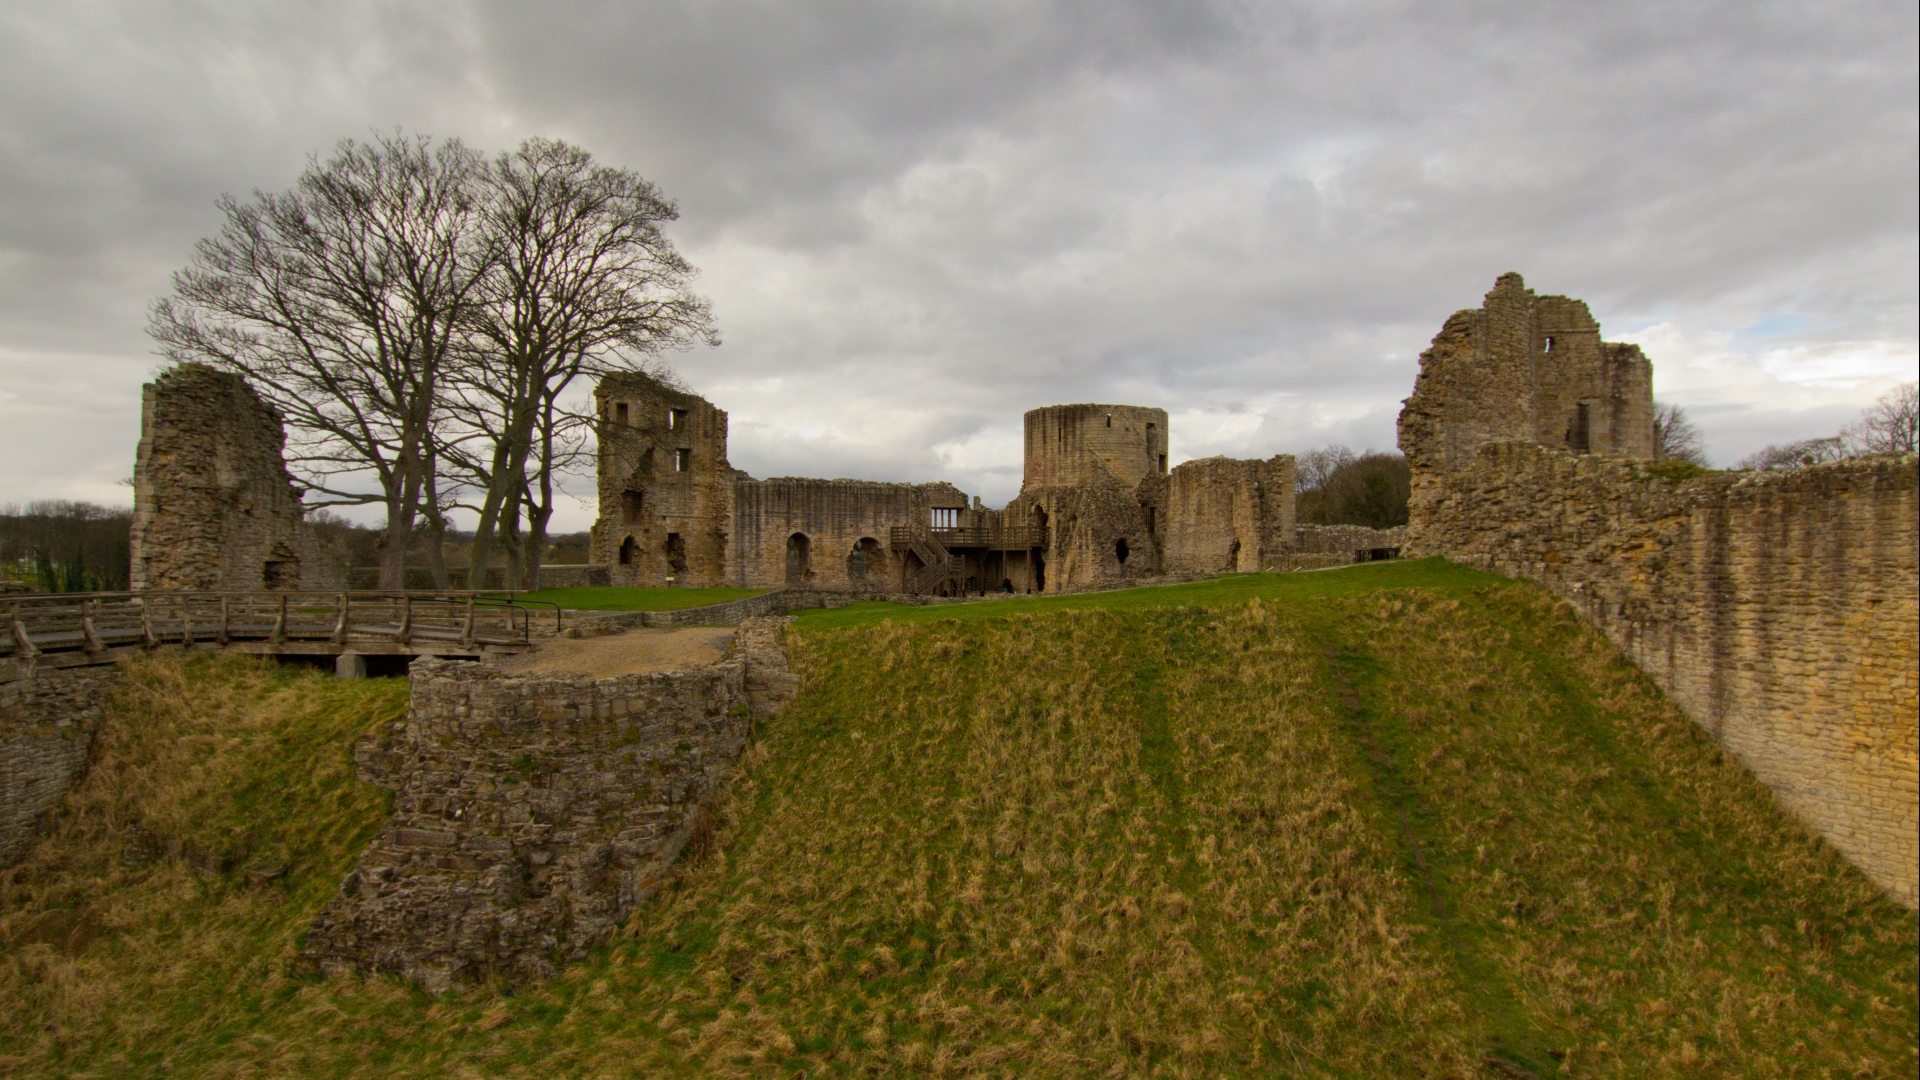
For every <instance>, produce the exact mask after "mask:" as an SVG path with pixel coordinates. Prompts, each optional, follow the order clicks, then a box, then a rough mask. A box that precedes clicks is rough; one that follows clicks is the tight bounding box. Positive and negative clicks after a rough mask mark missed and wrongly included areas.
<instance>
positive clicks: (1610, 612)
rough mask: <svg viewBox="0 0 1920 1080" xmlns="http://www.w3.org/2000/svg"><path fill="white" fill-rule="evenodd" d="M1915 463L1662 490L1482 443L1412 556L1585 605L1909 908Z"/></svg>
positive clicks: (1631, 474) (1917, 589) (1414, 540)
mask: <svg viewBox="0 0 1920 1080" xmlns="http://www.w3.org/2000/svg"><path fill="white" fill-rule="evenodd" d="M1916 491H1920V456H1916V455H1913V454H1906V455H1897V456H1896V455H1887V456H1881V457H1877V458H1863V459H1857V460H1852V461H1843V462H1837V463H1834V464H1830V465H1817V466H1813V467H1810V468H1804V469H1794V470H1788V471H1785V472H1771V473H1752V472H1749V473H1713V474H1708V475H1706V476H1702V477H1698V478H1696V479H1692V480H1687V481H1685V482H1676V481H1673V480H1669V479H1665V478H1663V477H1662V476H1660V475H1658V474H1657V473H1656V472H1655V471H1654V470H1652V469H1650V468H1649V467H1648V463H1641V462H1631V461H1622V460H1617V459H1607V458H1601V457H1597V456H1584V457H1581V456H1575V455H1572V454H1569V453H1567V452H1565V451H1564V450H1556V449H1551V448H1547V447H1542V446H1539V445H1537V444H1533V443H1527V442H1506V443H1494V444H1489V445H1486V446H1484V447H1482V448H1480V450H1479V451H1478V453H1477V457H1476V459H1475V461H1474V462H1473V463H1472V464H1471V465H1470V466H1469V467H1467V468H1464V469H1462V470H1460V471H1458V472H1455V473H1453V474H1451V475H1448V476H1446V477H1445V478H1444V479H1443V481H1442V482H1441V483H1439V484H1437V485H1435V486H1434V487H1433V488H1432V489H1431V494H1430V497H1429V498H1428V499H1427V500H1425V502H1424V503H1423V504H1422V505H1420V506H1417V507H1416V508H1415V517H1414V520H1413V523H1412V525H1411V527H1410V533H1411V540H1410V542H1409V544H1408V548H1409V553H1410V554H1415V555H1424V554H1442V555H1446V556H1447V557H1449V558H1452V559H1455V560H1457V561H1460V562H1464V563H1468V564H1470V565H1473V566H1477V567H1480V568H1482V569H1486V570H1491V571H1494V572H1496V573H1501V574H1507V575H1509V576H1515V577H1525V578H1529V579H1531V580H1534V581H1537V582H1540V583H1541V584H1543V585H1545V586H1546V587H1547V588H1549V589H1551V590H1552V591H1553V592H1555V593H1556V594H1557V595H1559V596H1562V597H1564V598H1565V599H1567V600H1568V601H1569V602H1571V603H1573V604H1574V605H1575V606H1577V607H1578V608H1579V609H1580V610H1581V611H1583V612H1584V613H1586V615H1587V616H1588V617H1589V618H1590V619H1592V620H1593V622H1594V623H1595V624H1596V625H1598V626H1599V627H1600V628H1601V629H1602V630H1603V631H1605V632H1606V634H1607V636H1608V637H1609V638H1611V639H1612V640H1613V641H1614V642H1615V643H1616V644H1617V645H1618V646H1619V647H1620V648H1621V649H1622V650H1623V651H1624V652H1625V653H1626V654H1627V655H1628V656H1629V657H1631V658H1632V659H1633V660H1634V662H1635V663H1636V664H1638V665H1639V666H1640V667H1641V668H1642V669H1643V670H1645V671H1646V672H1647V673H1648V674H1649V675H1651V676H1652V677H1653V678H1654V680H1655V681H1656V682H1658V683H1659V684H1660V686H1661V688H1662V689H1663V690H1665V691H1666V692H1667V693H1668V694H1669V695H1670V696H1672V697H1673V699H1674V700H1675V701H1676V702H1678V703H1679V704H1680V706H1681V707H1682V708H1684V709H1685V710H1686V711H1687V713H1688V714H1689V715H1691V716H1692V717H1693V718H1694V719H1695V720H1696V721H1698V722H1699V723H1700V724H1701V725H1703V726H1704V727H1705V728H1706V729H1707V730H1708V731H1710V732H1712V733H1713V734H1714V736H1715V737H1716V738H1717V739H1718V740H1719V741H1720V742H1721V743H1722V744H1723V745H1725V746H1726V747H1727V749H1728V750H1730V751H1731V752H1732V753H1733V754H1734V755H1735V756H1736V757H1738V758H1739V760H1740V761H1741V762H1743V763H1744V764H1745V765H1746V766H1747V767H1748V768H1749V769H1751V770H1752V771H1753V773H1754V775H1755V776H1757V777H1758V778H1759V779H1760V780H1761V781H1763V782H1764V783H1766V784H1767V786H1768V787H1769V788H1771V789H1772V790H1773V792H1774V793H1775V795H1776V796H1777V797H1778V798H1779V800H1780V802H1781V804H1782V805H1783V806H1785V807H1786V808H1788V809H1789V810H1791V811H1792V812H1793V813H1795V814H1796V815H1798V816H1799V817H1800V818H1801V819H1802V820H1803V821H1805V822H1806V823H1807V824H1808V825H1809V826H1811V827H1812V828H1813V829H1814V830H1815V831H1817V832H1818V833H1819V834H1820V835H1821V836H1823V837H1825V838H1826V839H1827V840H1828V842H1830V843H1832V844H1833V845H1834V847H1835V848H1837V849H1838V850H1839V851H1840V852H1841V853H1843V854H1844V855H1845V856H1846V857H1847V858H1848V859H1850V860H1851V861H1852V862H1853V863H1854V864H1855V865H1857V866H1859V867H1860V868H1861V869H1862V870H1864V871H1866V873H1867V874H1868V875H1869V876H1871V877H1872V878H1873V879H1874V880H1875V881H1877V882H1879V883H1880V884H1881V885H1882V886H1883V887H1885V888H1886V889H1887V891H1888V892H1889V893H1890V894H1892V895H1893V896H1894V897H1896V898H1897V899H1899V900H1900V901H1901V902H1903V903H1905V904H1907V905H1908V906H1913V905H1915V903H1916V900H1917V899H1920V897H1917V895H1916V889H1917V888H1920V869H1917V867H1916V860H1920V825H1917V824H1916V822H1917V821H1920V747H1917V743H1916V727H1917V725H1920V697H1917V696H1916V694H1917V692H1920V630H1917V629H1916V627H1920V584H1917V583H1920V533H1917V531H1916V521H1920V500H1917V499H1916Z"/></svg>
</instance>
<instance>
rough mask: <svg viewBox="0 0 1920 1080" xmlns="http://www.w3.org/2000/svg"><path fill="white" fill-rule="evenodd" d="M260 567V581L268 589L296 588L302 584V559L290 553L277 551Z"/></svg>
mask: <svg viewBox="0 0 1920 1080" xmlns="http://www.w3.org/2000/svg"><path fill="white" fill-rule="evenodd" d="M273 556H274V557H273V558H271V559H268V560H267V561H266V565H264V566H262V567H261V568H260V583H261V585H262V586H264V587H265V588H268V589H294V588H298V587H299V585H300V561H299V560H298V559H295V558H294V557H293V556H292V555H291V554H290V553H286V552H281V551H275V552H274V553H273Z"/></svg>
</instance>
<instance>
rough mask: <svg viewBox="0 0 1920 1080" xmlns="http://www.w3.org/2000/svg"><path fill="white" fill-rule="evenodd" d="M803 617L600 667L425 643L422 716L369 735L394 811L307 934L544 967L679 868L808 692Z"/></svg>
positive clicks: (453, 958)
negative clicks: (737, 778)
mask: <svg viewBox="0 0 1920 1080" xmlns="http://www.w3.org/2000/svg"><path fill="white" fill-rule="evenodd" d="M787 621H788V620H786V619H749V620H747V621H745V622H743V623H742V624H741V627H740V630H739V631H738V632H737V633H736V635H735V638H734V644H733V646H732V650H731V653H730V655H729V658H728V659H727V660H726V661H724V662H722V663H719V664H715V665H713V666H710V667H704V668H693V669H689V670H683V671H672V672H662V673H658V674H652V675H626V676H619V677H615V678H600V679H596V678H590V677H585V676H578V677H576V676H568V675H538V676H515V675H508V674H503V673H501V672H500V671H498V670H495V669H493V668H489V667H487V666H485V665H482V664H472V663H461V662H449V661H440V660H421V661H416V662H415V663H414V665H413V669H412V680H413V700H412V707H411V710H410V713H409V716H408V718H407V720H406V721H405V722H404V723H403V724H399V725H395V726H396V728H397V730H395V731H394V732H392V733H391V734H390V735H389V736H388V737H386V738H383V739H369V740H366V741H363V743H362V744H361V745H360V746H359V747H357V748H356V751H355V757H356V760H357V761H358V763H359V767H360V772H361V776H362V778H363V779H366V780H368V781H370V782H373V783H377V784H381V785H382V786H385V787H389V788H391V789H392V790H393V792H394V807H393V816H392V818H391V819H390V820H389V821H388V823H387V825H386V827H385V828H384V829H383V830H382V831H381V833H380V835H379V836H378V837H377V838H376V839H375V840H374V842H373V844H372V845H371V846H370V847H369V848H368V850H367V851H366V853H365V854H364V855H362V856H361V858H360V861H359V863H358V865H357V866H355V868H354V869H353V871H352V872H351V873H349V874H348V875H347V877H346V879H345V880H344V881H343V882H342V884H341V887H340V893H339V895H338V896H337V897H336V898H335V899H334V900H333V901H332V902H331V903H329V904H328V906H327V908H326V910H325V911H323V912H322V913H321V915H320V916H319V918H317V919H316V920H315V921H314V923H313V926H312V928H311V930H310V931H309V933H308V938H307V943H308V944H307V953H306V956H307V959H308V960H309V961H310V962H311V963H313V964H315V965H316V966H318V967H320V968H321V969H323V970H327V971H343V970H357V971H361V972H385V973H393V974H399V975H402V976H404V977H406V978H407V979H410V980H412V981H413V982H415V983H417V984H419V985H420V986H422V987H424V988H426V989H428V990H432V991H438V990H442V989H445V988H447V987H448V986H451V985H453V984H454V983H457V982H462V981H467V980H471V979H475V978H482V977H486V976H488V975H491V974H497V975H500V976H503V977H506V978H509V979H543V978H547V977H549V976H551V975H552V974H554V973H555V972H556V971H557V970H558V969H559V967H560V966H561V965H563V964H565V963H567V962H568V961H570V960H573V959H577V958H579V957H581V956H584V955H585V954H586V953H587V951H588V950H590V949H592V948H593V947H594V946H596V945H599V944H600V943H602V942H604V941H605V940H606V939H607V938H608V936H609V935H610V934H612V932H613V931H614V930H615V929H616V928H618V927H619V926H620V924H621V923H622V922H624V921H625V919H626V918H627V916H628V915H629V914H630V913H631V912H632V910H633V908H634V906H635V905H636V904H638V903H639V902H640V901H641V900H643V899H645V898H646V897H647V896H648V895H650V894H651V893H652V892H653V890H655V889H656V888H658V886H659V885H660V883H661V882H662V881H663V880H664V879H665V877H666V875H667V872H668V869H669V867H670V866H671V864H672V862H673V860H674V858H675V857H676V856H677V855H678V854H679V852H680V850H681V848H682V847H683V846H685V844H686V843H687V842H688V840H689V838H690V837H691V836H692V835H693V834H694V833H695V832H696V831H697V829H698V828H699V827H700V825H701V822H702V820H703V817H704V815H706V814H707V812H708V811H707V806H708V803H709V801H710V800H711V799H712V798H713V796H714V795H715V794H716V793H717V792H718V791H719V790H720V786H721V784H722V782H723V781H724V779H725V776H726V774H727V772H728V770H729V768H730V767H731V765H732V764H733V762H734V761H735V760H736V759H737V758H738V757H739V755H740V753H741V751H742V750H743V749H744V748H745V745H746V740H747V737H748V734H749V730H750V727H751V724H752V718H753V716H754V715H756V714H758V715H765V714H767V713H770V712H772V711H773V710H775V709H777V708H779V707H780V705H781V704H782V703H783V702H784V701H785V700H786V699H787V698H789V697H791V695H792V693H793V689H794V682H795V680H794V679H793V677H792V676H791V675H789V674H788V673H787V670H786V656H785V651H784V649H783V648H782V646H781V644H780V635H781V633H782V631H783V629H784V626H785V623H786V622H787Z"/></svg>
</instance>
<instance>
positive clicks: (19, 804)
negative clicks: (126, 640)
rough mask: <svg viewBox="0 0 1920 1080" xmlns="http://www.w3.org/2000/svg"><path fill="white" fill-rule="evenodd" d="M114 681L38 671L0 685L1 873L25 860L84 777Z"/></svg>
mask: <svg viewBox="0 0 1920 1080" xmlns="http://www.w3.org/2000/svg"><path fill="white" fill-rule="evenodd" d="M118 677H119V673H118V671H116V670H107V671H90V672H44V673H36V674H33V675H30V676H29V677H27V678H24V679H16V680H11V681H8V682H5V683H0V867H6V866H11V865H13V864H14V863H17V862H19V861H20V860H21V859H22V858H24V857H26V854H27V852H28V851H29V850H30V849H31V848H32V847H33V845H34V843H35V842H36V841H38V840H39V838H40V835H41V831H42V826H43V825H44V824H45V822H46V817H47V815H48V814H50V813H52V812H53V811H54V810H55V809H57V808H58V807H59V805H60V800H61V798H62V797H64V796H65V795H66V793H67V792H68V791H69V790H71V789H72V787H73V785H74V784H75V783H77V782H78V781H79V780H80V777H81V774H83V773H84V772H86V768H87V754H88V752H89V751H91V750H92V748H93V734H94V731H95V730H96V729H97V728H98V727H99V724H100V718H101V714H102V711H103V710H104V709H105V705H106V698H107V695H108V693H109V692H110V691H111V689H112V687H113V684H114V682H115V681H116V680H117V679H118Z"/></svg>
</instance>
